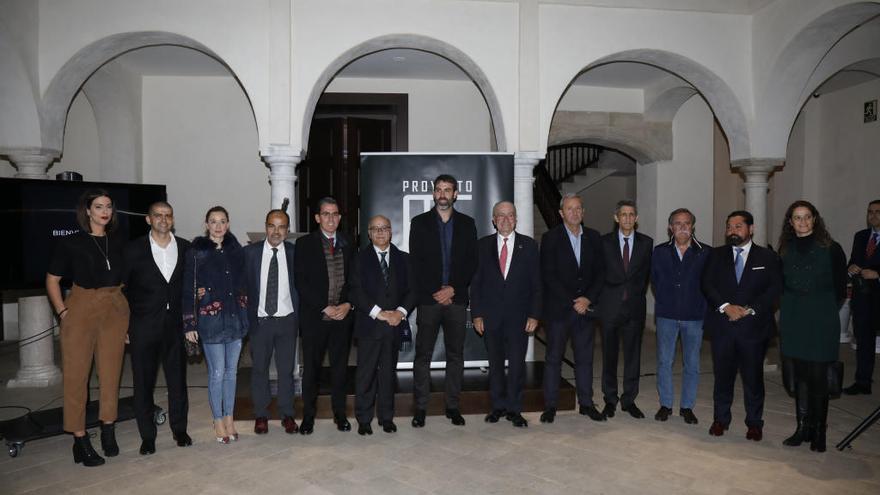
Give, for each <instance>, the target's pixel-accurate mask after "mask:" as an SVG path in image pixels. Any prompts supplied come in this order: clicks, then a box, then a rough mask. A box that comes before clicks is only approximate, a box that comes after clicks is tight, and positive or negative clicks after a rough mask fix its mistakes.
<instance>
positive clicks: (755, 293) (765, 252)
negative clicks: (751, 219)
mask: <svg viewBox="0 0 880 495" xmlns="http://www.w3.org/2000/svg"><path fill="white" fill-rule="evenodd" d="M701 286H702V288H703V294H705V295H706V301H707V302H708V304H709V307H708V308H707V309H706V319H705V321H704V326H705V328H706V330H707V331H708V332H710V333H714V332H719V331H734V332H738V334H739V335H742V336H743V337H745V338H746V339H751V340H763V339H766V338H769V337H770V334H771V332H772V328H773V325H771V323H773V313H774V312H775V310H776V308H775V306H776V301H777V300H778V299H779V296H780V295H782V265H781V264H780V262H779V257H778V256H777V255H776V253H774V252H773V251H771V250H769V249H767V248H765V247H761V246H758V245H757V244H754V243H752V247H751V249H750V251H749V257H748V258H747V259H746V264H745V267H744V268H743V274H742V278H741V279H740V282H739V284H737V283H736V272H735V271H734V268H733V248H732V247H730V246H720V247H716V248H714V249H712V252H711V253H710V254H709V259H708V260H707V261H706V267H705V268H704V269H703V277H702V280H701ZM724 303H730V304H736V305H739V306H749V307H751V308H753V309H754V310H755V312H756V313H757V314H756V315H755V316H746V317H744V318H741V319H739V320H738V321H734V322H732V321H729V320H728V319H727V315H725V314H723V313H719V312H718V307H719V306H721V305H722V304H724Z"/></svg>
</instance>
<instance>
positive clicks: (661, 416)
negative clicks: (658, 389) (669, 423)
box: [654, 406, 672, 421]
mask: <svg viewBox="0 0 880 495" xmlns="http://www.w3.org/2000/svg"><path fill="white" fill-rule="evenodd" d="M669 416H672V409H669V408H668V407H666V406H660V409H657V414H655V415H654V419H656V420H657V421H666V420H667V419H669Z"/></svg>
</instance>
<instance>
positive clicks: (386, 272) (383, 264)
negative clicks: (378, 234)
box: [379, 253, 390, 287]
mask: <svg viewBox="0 0 880 495" xmlns="http://www.w3.org/2000/svg"><path fill="white" fill-rule="evenodd" d="M387 254H388V253H379V256H381V257H382V259H381V260H380V261H379V268H381V269H382V279H383V280H385V287H388V277H389V275H390V271H389V270H388V261H386V260H385V255H387Z"/></svg>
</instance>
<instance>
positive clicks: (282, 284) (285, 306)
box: [257, 241, 293, 318]
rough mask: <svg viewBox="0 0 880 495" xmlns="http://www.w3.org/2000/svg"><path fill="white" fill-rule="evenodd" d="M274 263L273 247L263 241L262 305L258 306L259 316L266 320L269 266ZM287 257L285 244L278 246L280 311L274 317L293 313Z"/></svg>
mask: <svg viewBox="0 0 880 495" xmlns="http://www.w3.org/2000/svg"><path fill="white" fill-rule="evenodd" d="M270 263H272V245H271V244H269V241H263V259H262V261H261V262H260V304H259V306H257V316H258V317H260V318H265V317H267V316H269V315H268V313H266V286H267V284H268V281H269V264H270ZM287 269H288V267H287V255H286V253H285V251H284V242H282V243H281V244H279V245H278V309H277V310H276V311H275V314H274V315H273V316H276V317H281V316H287V315H289V314H291V313H293V301H292V300H291V298H290V278H289V276H288V271H287Z"/></svg>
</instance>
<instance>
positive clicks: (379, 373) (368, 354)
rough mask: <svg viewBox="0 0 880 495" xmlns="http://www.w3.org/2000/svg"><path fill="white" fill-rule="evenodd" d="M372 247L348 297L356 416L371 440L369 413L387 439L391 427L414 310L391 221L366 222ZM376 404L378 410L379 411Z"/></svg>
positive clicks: (354, 273) (360, 259)
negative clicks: (352, 318) (353, 309)
mask: <svg viewBox="0 0 880 495" xmlns="http://www.w3.org/2000/svg"><path fill="white" fill-rule="evenodd" d="M367 233H368V235H369V237H370V244H369V245H368V246H366V247H364V248H363V249H361V250H360V251H359V252H358V254H357V255H356V256H355V257H354V261H353V262H352V264H351V277H350V281H351V282H350V293H351V300H352V301H353V302H354V304H355V307H356V308H357V310H356V311H357V315H356V317H355V325H354V328H355V337H357V346H358V349H357V361H358V362H357V384H356V388H355V390H356V393H357V395H356V397H355V415H356V417H357V421H358V433H359V434H361V435H372V434H373V427H372V426H371V425H370V423H372V421H373V412H374V410H377V413H378V416H379V425H380V426H382V430H383V431H385V432H386V433H394V432H396V431H397V425H395V424H394V386H395V383H396V382H395V379H396V371H397V356H398V353H399V351H400V343H401V341H402V338H403V335H402V332H404V331H406V330H408V329H409V322H408V321H407V316H409V313H410V311H412V309H413V307H414V306H415V304H416V293H415V288H414V285H415V284H414V282H413V270H412V267H411V266H410V263H409V255H408V254H407V253H404V252H403V251H401V250H399V249H397V246H395V245H394V244H391V236H392V233H391V221H390V220H388V218H386V217H384V216H382V215H378V216H375V217H373V218H371V219H370V222H369V227H368V229H367ZM377 401H378V407H376V406H377V404H376V403H377Z"/></svg>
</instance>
